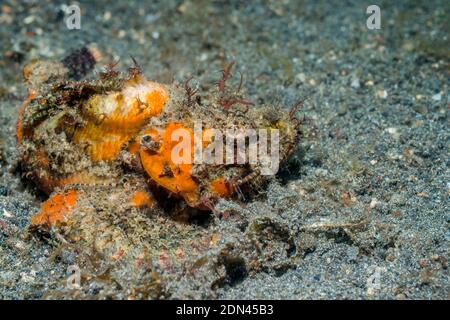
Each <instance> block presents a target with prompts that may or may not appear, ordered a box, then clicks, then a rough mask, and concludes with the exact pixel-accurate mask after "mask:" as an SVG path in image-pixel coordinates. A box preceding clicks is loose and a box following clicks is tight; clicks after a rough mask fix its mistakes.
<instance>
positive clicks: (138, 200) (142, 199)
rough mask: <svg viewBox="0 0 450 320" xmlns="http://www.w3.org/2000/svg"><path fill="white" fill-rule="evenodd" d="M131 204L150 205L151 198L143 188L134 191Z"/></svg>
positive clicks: (135, 205)
mask: <svg viewBox="0 0 450 320" xmlns="http://www.w3.org/2000/svg"><path fill="white" fill-rule="evenodd" d="M131 205H132V206H133V207H136V208H141V207H149V208H150V207H151V206H152V205H153V199H152V198H151V197H150V195H149V194H148V193H147V192H145V191H144V190H139V191H136V192H135V193H134V194H133V196H132V198H131Z"/></svg>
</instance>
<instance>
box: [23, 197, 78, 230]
mask: <svg viewBox="0 0 450 320" xmlns="http://www.w3.org/2000/svg"><path fill="white" fill-rule="evenodd" d="M78 197H79V193H77V191H76V190H73V189H71V190H69V191H67V192H61V193H57V194H55V195H53V196H52V197H50V198H49V199H48V200H47V201H45V202H44V203H43V204H42V207H41V210H40V211H39V212H38V213H37V214H35V215H34V216H33V217H32V218H31V224H33V225H46V226H52V225H55V224H56V223H57V222H63V221H66V219H67V218H68V217H69V215H70V214H71V213H72V211H73V208H74V207H75V205H76V203H77V199H78Z"/></svg>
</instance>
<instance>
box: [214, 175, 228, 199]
mask: <svg viewBox="0 0 450 320" xmlns="http://www.w3.org/2000/svg"><path fill="white" fill-rule="evenodd" d="M211 191H212V192H213V194H215V195H218V196H220V197H223V198H226V197H229V196H230V195H231V194H232V193H233V191H232V188H231V186H230V185H229V184H228V183H227V182H226V181H225V179H224V178H223V177H221V178H217V179H215V180H213V181H212V182H211Z"/></svg>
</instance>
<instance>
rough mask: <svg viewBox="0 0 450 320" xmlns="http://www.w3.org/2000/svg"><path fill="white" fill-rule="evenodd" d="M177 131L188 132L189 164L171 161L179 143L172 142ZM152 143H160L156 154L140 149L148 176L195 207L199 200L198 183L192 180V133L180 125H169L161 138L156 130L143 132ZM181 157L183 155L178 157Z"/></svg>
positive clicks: (143, 148)
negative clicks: (150, 138) (189, 145)
mask: <svg viewBox="0 0 450 320" xmlns="http://www.w3.org/2000/svg"><path fill="white" fill-rule="evenodd" d="M177 129H184V130H186V131H187V132H189V135H190V138H191V139H190V140H191V141H190V144H191V148H190V150H191V154H190V155H189V156H190V159H191V160H190V162H189V163H176V162H174V161H173V160H174V159H172V149H173V148H174V147H175V146H176V145H178V144H179V143H180V142H179V141H172V133H173V132H174V131H175V130H177ZM145 134H148V135H150V136H151V137H152V139H153V140H154V141H157V142H159V143H160V145H161V147H160V149H159V150H158V151H157V152H153V151H149V150H147V149H145V147H141V149H140V152H139V154H140V158H141V162H142V165H143V167H144V169H145V171H146V172H147V173H148V175H149V176H150V177H151V178H152V179H153V180H154V181H155V182H156V183H157V184H158V185H160V186H163V187H164V188H166V189H167V190H169V191H170V192H173V193H175V194H178V195H180V196H182V197H183V198H184V199H185V200H186V202H188V203H189V204H191V205H195V204H197V203H198V200H199V192H198V183H197V182H196V181H194V180H193V179H192V176H191V169H192V159H193V155H194V133H193V131H192V130H191V129H188V128H186V127H184V126H183V125H182V124H180V123H174V122H172V123H169V124H168V125H167V127H166V128H165V130H164V132H163V133H162V136H161V135H160V134H159V133H158V131H157V130H154V129H153V130H152V129H151V130H148V131H147V132H145ZM179 156H181V157H182V156H183V155H179Z"/></svg>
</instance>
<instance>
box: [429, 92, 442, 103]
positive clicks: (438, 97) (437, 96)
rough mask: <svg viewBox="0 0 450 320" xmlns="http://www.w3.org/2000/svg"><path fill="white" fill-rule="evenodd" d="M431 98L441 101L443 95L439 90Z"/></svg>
mask: <svg viewBox="0 0 450 320" xmlns="http://www.w3.org/2000/svg"><path fill="white" fill-rule="evenodd" d="M431 99H433V100H434V101H441V99H442V95H441V93H440V92H439V93H437V94H435V95H433V96H432V97H431Z"/></svg>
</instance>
